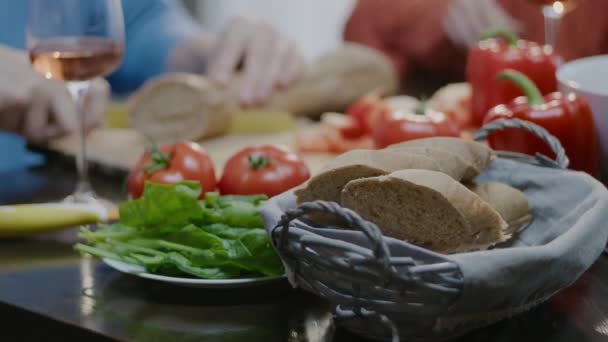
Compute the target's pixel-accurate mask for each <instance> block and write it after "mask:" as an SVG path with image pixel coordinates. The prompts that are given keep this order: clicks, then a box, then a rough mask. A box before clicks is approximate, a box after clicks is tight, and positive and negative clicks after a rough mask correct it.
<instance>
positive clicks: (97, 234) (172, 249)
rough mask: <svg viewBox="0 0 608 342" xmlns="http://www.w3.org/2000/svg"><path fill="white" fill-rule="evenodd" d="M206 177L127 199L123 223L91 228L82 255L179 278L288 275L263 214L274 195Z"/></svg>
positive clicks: (80, 247)
mask: <svg viewBox="0 0 608 342" xmlns="http://www.w3.org/2000/svg"><path fill="white" fill-rule="evenodd" d="M200 192H201V188H200V184H199V183H198V182H196V183H194V182H183V183H179V184H173V185H162V184H154V183H146V185H145V189H144V193H143V196H142V197H141V198H139V199H137V200H132V201H128V202H124V203H122V204H121V205H120V222H119V223H115V224H109V225H100V226H99V229H97V230H93V229H90V228H83V229H82V230H81V232H80V237H81V238H83V239H84V240H85V241H86V244H77V245H76V246H75V248H76V249H77V250H78V251H80V252H81V253H85V254H90V255H93V256H96V257H100V258H109V259H114V260H119V261H122V262H125V263H129V264H134V265H140V266H142V267H144V268H145V269H146V271H147V272H150V273H155V274H161V275H166V276H174V277H197V278H204V279H234V278H245V277H267V276H276V275H281V274H283V267H282V264H281V261H280V259H279V257H278V256H277V254H276V253H275V250H274V248H273V247H272V244H271V243H270V239H269V237H268V234H267V233H266V230H265V229H264V223H263V221H262V217H261V215H260V212H259V208H260V206H261V205H262V204H263V203H264V202H265V201H266V199H267V198H266V196H220V195H219V194H217V193H207V194H205V197H204V199H203V200H198V197H199V194H200Z"/></svg>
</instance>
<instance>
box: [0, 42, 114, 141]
mask: <svg viewBox="0 0 608 342" xmlns="http://www.w3.org/2000/svg"><path fill="white" fill-rule="evenodd" d="M0 61H2V63H0V129H5V130H10V131H15V132H17V133H20V134H22V135H24V136H25V137H26V138H27V139H28V140H30V141H33V142H35V143H41V142H44V141H47V140H49V139H52V138H54V137H57V136H61V135H63V134H67V133H71V132H73V131H75V130H76V129H77V127H78V122H79V120H78V115H77V110H76V106H75V104H74V101H73V100H72V97H71V96H70V94H69V93H68V91H67V89H66V87H65V85H64V84H63V83H62V82H59V81H53V80H47V79H45V78H44V77H42V76H41V75H39V74H38V73H36V72H35V71H33V70H32V68H31V66H30V63H29V60H28V58H27V55H26V54H25V53H24V52H21V51H18V50H13V49H10V48H5V47H0ZM108 98H109V86H108V83H107V82H106V81H105V80H103V79H101V78H100V79H95V80H93V81H92V83H91V89H90V91H89V94H88V95H87V98H86V100H85V108H86V115H85V128H86V129H91V128H93V127H95V126H97V125H99V124H100V123H101V122H103V118H104V114H105V111H106V108H107V105H108Z"/></svg>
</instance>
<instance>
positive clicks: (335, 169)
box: [295, 150, 441, 203]
mask: <svg viewBox="0 0 608 342" xmlns="http://www.w3.org/2000/svg"><path fill="white" fill-rule="evenodd" d="M411 168H417V169H426V170H435V171H441V167H440V166H439V164H438V163H437V162H436V161H435V160H433V159H431V158H429V157H426V156H424V155H421V154H413V153H406V152H401V151H375V150H354V151H350V152H347V153H344V154H342V155H340V156H338V157H337V158H336V159H334V161H333V162H331V163H330V164H328V165H327V166H326V167H325V168H324V169H323V171H321V173H320V174H318V175H316V176H314V177H313V178H311V179H310V180H309V181H308V182H307V183H306V185H305V186H304V187H302V188H300V189H298V190H296V192H295V194H296V196H297V201H298V203H303V202H310V201H315V200H322V201H332V202H336V203H340V194H341V192H342V188H344V186H345V185H346V183H348V182H350V181H351V180H354V179H359V178H366V177H376V176H381V175H385V174H389V173H391V172H394V171H397V170H403V169H411Z"/></svg>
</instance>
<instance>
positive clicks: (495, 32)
mask: <svg viewBox="0 0 608 342" xmlns="http://www.w3.org/2000/svg"><path fill="white" fill-rule="evenodd" d="M498 37H500V38H502V39H504V41H505V42H506V43H507V45H509V46H515V45H517V42H518V41H519V36H518V35H517V34H515V33H514V32H511V31H509V30H505V29H503V28H495V29H491V30H488V31H486V32H484V33H482V34H481V37H479V40H480V41H481V40H486V39H492V38H498Z"/></svg>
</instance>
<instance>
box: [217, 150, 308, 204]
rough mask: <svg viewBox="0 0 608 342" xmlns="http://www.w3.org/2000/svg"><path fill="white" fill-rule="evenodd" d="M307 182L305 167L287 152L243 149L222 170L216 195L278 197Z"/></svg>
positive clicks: (295, 156)
mask: <svg viewBox="0 0 608 342" xmlns="http://www.w3.org/2000/svg"><path fill="white" fill-rule="evenodd" d="M308 178H310V171H309V170H308V167H306V164H304V162H303V161H302V160H301V159H300V158H299V157H298V156H297V155H296V154H295V153H293V152H291V151H290V150H288V149H286V148H283V147H278V146H273V145H261V146H253V147H248V148H245V149H243V150H241V151H239V152H238V153H236V154H235V155H234V156H232V157H231V158H230V159H229V160H228V161H227V162H226V165H225V166H224V174H223V175H222V178H221V179H220V183H219V188H220V192H221V193H222V194H224V195H257V194H265V195H267V196H268V197H272V196H275V195H278V194H280V193H282V192H285V191H287V190H289V189H291V188H293V187H295V186H297V185H300V184H302V183H304V182H305V181H306V180H307V179H308Z"/></svg>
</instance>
